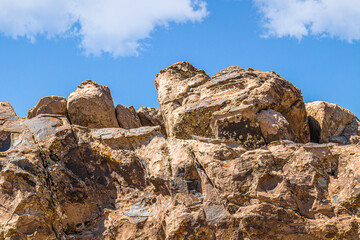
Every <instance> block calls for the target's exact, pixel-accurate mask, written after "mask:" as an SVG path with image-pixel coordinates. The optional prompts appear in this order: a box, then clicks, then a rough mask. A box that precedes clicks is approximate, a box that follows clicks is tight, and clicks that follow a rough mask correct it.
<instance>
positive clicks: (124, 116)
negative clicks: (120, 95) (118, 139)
mask: <svg viewBox="0 0 360 240" xmlns="http://www.w3.org/2000/svg"><path fill="white" fill-rule="evenodd" d="M116 118H117V120H118V122H119V125H120V127H121V128H124V129H131V128H139V127H141V122H140V119H139V117H138V115H137V114H136V111H135V108H134V107H133V106H130V107H128V108H127V107H125V106H123V105H121V104H118V105H117V106H116Z"/></svg>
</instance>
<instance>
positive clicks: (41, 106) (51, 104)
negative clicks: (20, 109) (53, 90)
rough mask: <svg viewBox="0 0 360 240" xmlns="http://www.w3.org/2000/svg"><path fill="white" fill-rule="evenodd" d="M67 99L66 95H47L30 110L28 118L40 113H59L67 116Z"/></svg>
mask: <svg viewBox="0 0 360 240" xmlns="http://www.w3.org/2000/svg"><path fill="white" fill-rule="evenodd" d="M66 105H67V101H66V98H64V97H59V96H47V97H43V98H41V99H40V100H39V102H38V103H37V104H36V106H34V107H33V108H31V109H30V110H29V111H28V115H27V118H29V119H30V118H33V117H36V116H37V115H40V114H59V115H64V116H66Z"/></svg>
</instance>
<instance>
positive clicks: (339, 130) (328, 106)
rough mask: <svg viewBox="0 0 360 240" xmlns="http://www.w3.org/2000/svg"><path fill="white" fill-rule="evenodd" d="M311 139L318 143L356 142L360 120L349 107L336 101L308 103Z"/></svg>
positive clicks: (359, 133)
mask: <svg viewBox="0 0 360 240" xmlns="http://www.w3.org/2000/svg"><path fill="white" fill-rule="evenodd" d="M306 111H307V114H308V118H309V127H310V134H311V141H312V142H317V143H328V142H336V143H341V144H348V143H356V142H357V139H358V138H359V136H360V121H359V119H358V118H357V117H356V116H355V115H354V114H353V113H351V112H350V111H349V110H348V109H345V108H342V107H340V106H338V105H337V104H334V103H328V102H324V101H315V102H311V103H306Z"/></svg>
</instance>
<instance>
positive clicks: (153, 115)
mask: <svg viewBox="0 0 360 240" xmlns="http://www.w3.org/2000/svg"><path fill="white" fill-rule="evenodd" d="M136 113H137V115H138V116H139V118H140V122H141V125H142V126H160V127H161V133H162V134H163V135H164V136H167V134H166V129H165V124H164V119H163V117H162V115H161V112H160V109H158V108H154V107H140V108H139V109H138V110H137V111H136Z"/></svg>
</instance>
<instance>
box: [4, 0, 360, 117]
mask: <svg viewBox="0 0 360 240" xmlns="http://www.w3.org/2000/svg"><path fill="white" fill-rule="evenodd" d="M84 1H85V0H71V1H70V0H62V1H57V0H48V1H45V0H32V1H28V0H19V1H12V0H2V1H1V2H0V83H1V87H0V101H9V102H10V103H11V104H12V105H13V106H14V108H15V111H16V112H17V113H18V115H19V116H25V115H26V113H27V110H28V109H29V108H31V107H32V106H34V105H35V104H36V103H37V101H38V100H39V99H40V98H41V97H43V96H47V95H59V96H65V97H67V96H68V95H69V93H70V92H71V91H73V90H75V89H76V86H77V85H78V84H79V83H80V82H81V81H83V80H86V79H93V80H94V81H97V82H99V83H100V84H103V85H107V86H109V87H110V89H111V91H112V95H113V98H114V103H115V104H123V105H126V106H129V105H134V106H135V108H138V107H140V106H154V107H158V102H157V94H156V89H155V86H154V78H155V75H156V73H158V72H159V70H160V69H162V68H165V67H167V66H169V65H171V64H172V63H174V62H177V61H183V60H185V61H189V62H190V63H192V64H193V65H194V66H196V67H198V68H203V69H204V70H205V71H206V72H207V73H208V74H209V75H213V74H214V73H216V72H217V71H219V70H221V69H223V68H225V67H227V66H229V65H238V66H240V67H243V68H247V67H252V68H254V69H259V70H264V71H267V70H274V71H276V72H277V73H279V74H280V75H281V76H283V77H284V78H286V79H287V80H289V81H291V82H292V83H293V84H294V85H295V86H296V87H298V88H300V89H301V90H302V93H303V96H304V100H305V101H306V102H309V101H315V100H324V101H328V102H335V103H337V104H339V105H340V106H343V107H345V108H348V109H350V110H351V111H352V112H353V113H355V114H356V115H357V116H360V104H359V102H360V101H359V100H358V93H359V89H360V43H359V39H360V3H359V2H358V0H343V1H338V0H320V1H315V0H301V1H300V0H269V1H265V0H253V1H250V0H238V1H235V0H208V1H205V0H204V1H191V0H154V1H151V2H152V5H149V6H148V5H146V4H147V2H149V1H147V0H133V1H132V2H135V3H136V4H137V5H136V6H143V7H142V8H139V7H136V6H134V5H131V4H128V3H129V1H125V0H104V1H97V0H87V1H85V2H84ZM14 2H15V3H14ZM29 2H30V3H29ZM99 2H102V3H103V4H102V5H101V7H99V5H97V4H99ZM74 3H77V4H78V5H76V4H75V5H74ZM120 3H121V4H120ZM299 9H302V11H299ZM92 16H93V17H92ZM104 16H105V17H104Z"/></svg>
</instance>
